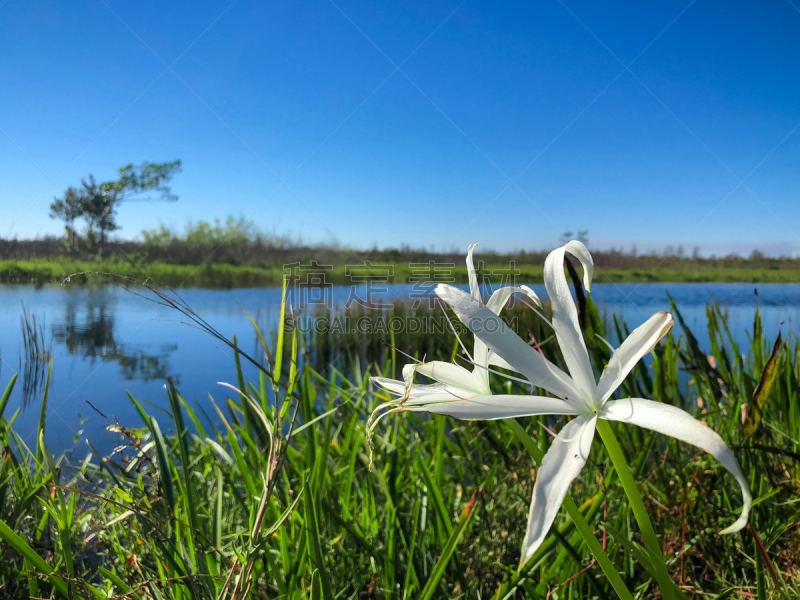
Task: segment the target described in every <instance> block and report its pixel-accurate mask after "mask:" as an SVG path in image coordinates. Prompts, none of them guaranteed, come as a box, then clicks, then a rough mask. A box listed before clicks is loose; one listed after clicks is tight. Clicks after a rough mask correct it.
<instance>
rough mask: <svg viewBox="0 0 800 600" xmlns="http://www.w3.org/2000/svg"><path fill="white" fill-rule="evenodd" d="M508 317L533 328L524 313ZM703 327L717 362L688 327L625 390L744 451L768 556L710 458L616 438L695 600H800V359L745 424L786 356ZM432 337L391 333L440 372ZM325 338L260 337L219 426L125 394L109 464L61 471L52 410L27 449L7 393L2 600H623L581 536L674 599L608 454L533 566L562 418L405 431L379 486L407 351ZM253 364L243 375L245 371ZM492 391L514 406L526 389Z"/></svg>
mask: <svg viewBox="0 0 800 600" xmlns="http://www.w3.org/2000/svg"><path fill="white" fill-rule="evenodd" d="M396 310H400V309H396ZM581 312H582V313H583V315H584V321H585V322H586V323H587V327H589V328H590V330H591V332H593V333H599V334H602V335H604V336H607V337H612V336H611V331H609V330H611V329H612V328H618V329H619V333H621V334H624V333H625V331H624V326H622V325H619V324H617V323H615V322H614V321H613V320H612V321H611V322H610V323H603V322H601V321H600V319H599V318H598V317H597V313H596V311H595V310H593V306H592V304H591V302H587V303H586V304H584V305H582V307H581ZM673 312H674V314H675V315H676V317H677V316H678V315H679V313H678V312H677V309H676V308H674V307H673ZM510 314H511V316H512V317H513V316H519V317H520V318H522V316H521V313H520V312H519V309H517V310H514V311H513V312H512V313H510ZM526 319H528V320H524V321H518V323H517V327H518V328H519V329H522V330H524V329H526V328H527V327H529V326H530V327H531V328H532V329H533V332H534V334H535V335H536V337H537V339H539V340H542V350H543V352H545V354H546V355H547V356H548V357H549V358H551V360H554V361H556V362H557V363H559V364H560V363H561V357H560V355H559V353H558V349H557V347H555V344H554V343H553V341H552V340H547V335H546V333H545V329H544V328H543V326H542V325H541V323H540V322H537V321H536V320H534V319H531V318H529V317H526ZM708 331H709V333H710V335H711V337H712V341H713V344H712V348H713V349H712V353H711V355H712V356H713V359H714V360H713V361H711V360H709V357H708V356H706V355H705V354H704V353H702V352H700V350H699V347H698V345H697V343H696V340H695V339H694V336H692V335H691V334H690V333H687V334H686V335H685V336H683V337H677V336H676V335H675V334H674V333H673V334H670V336H669V337H668V338H667V339H666V340H665V341H664V342H662V343H661V344H659V345H658V346H657V347H656V349H655V351H654V355H653V365H652V368H647V367H645V366H644V365H643V364H642V365H639V366H638V367H637V368H636V369H635V370H634V372H633V373H632V374H631V375H630V376H629V377H628V379H627V380H626V382H625V384H624V394H625V395H632V396H643V397H648V398H653V399H656V400H659V401H661V402H666V403H670V404H674V405H676V406H680V407H682V408H684V409H686V410H689V411H690V412H692V413H693V414H696V415H697V416H698V417H700V418H702V419H703V420H704V421H705V422H706V423H707V424H708V425H709V426H710V427H712V428H713V429H714V430H715V431H717V432H718V433H719V434H720V435H721V436H722V437H723V438H724V439H725V440H726V442H727V443H728V444H729V445H731V446H732V447H733V448H735V452H736V455H737V458H738V460H739V461H740V464H741V465H742V469H743V471H744V473H745V474H746V476H747V477H748V479H749V482H750V487H751V490H752V492H753V497H754V499H755V502H754V507H753V511H752V513H751V523H752V525H753V531H754V532H755V533H756V534H757V535H758V541H757V540H756V538H755V537H754V535H753V533H751V532H750V531H749V530H748V529H745V530H743V531H742V532H740V533H738V534H734V535H730V536H719V535H718V534H717V532H718V531H719V530H720V529H722V528H723V527H725V526H727V525H728V524H730V522H731V521H732V520H733V519H734V518H735V516H736V514H737V511H738V510H739V508H740V502H741V498H740V496H739V491H738V486H737V485H736V483H735V482H734V480H733V478H732V477H730V476H729V475H727V474H726V472H725V470H724V469H723V468H721V467H720V466H719V465H718V464H716V463H715V462H714V461H713V459H711V458H710V457H708V456H707V455H705V454H704V453H703V452H701V451H698V450H696V449H694V448H693V447H691V446H689V445H687V444H683V443H681V442H678V441H676V440H674V439H672V438H665V437H662V436H659V435H656V434H653V433H651V432H648V431H646V430H643V429H640V428H631V427H627V426H625V425H623V424H620V423H609V426H610V428H611V429H612V430H613V432H614V434H615V435H616V437H617V439H618V440H619V442H620V444H621V447H622V451H623V452H624V453H625V455H626V456H627V460H628V463H629V465H630V468H631V471H632V473H633V477H634V479H635V481H636V484H637V487H638V489H639V491H640V493H641V496H642V498H643V501H644V505H645V508H646V510H647V513H648V514H649V516H650V519H651V520H652V523H653V526H654V528H655V533H656V535H657V541H658V545H659V546H660V549H661V552H662V553H663V559H664V562H665V563H666V567H667V569H668V571H669V576H670V578H671V579H672V580H673V582H674V583H675V584H676V585H677V586H678V589H677V591H676V594H677V595H678V597H683V596H684V595H685V596H690V597H697V598H714V597H715V596H717V595H722V596H721V597H722V598H726V597H731V596H725V594H726V592H728V590H735V591H736V592H737V593H739V592H741V593H744V594H745V596H741V595H734V596H732V597H734V598H736V597H739V598H745V597H748V598H749V597H756V598H767V597H775V598H795V597H797V593H798V586H800V562H799V561H800V556H798V544H800V538H798V530H797V523H798V517H799V516H800V515H798V510H799V509H800V490H798V479H799V478H800V448H798V446H800V439H798V438H800V385H799V384H798V374H799V373H800V346H798V345H797V343H796V342H795V341H794V340H792V339H789V340H783V341H781V342H780V344H779V346H778V351H777V354H776V358H775V359H774V361H773V364H775V365H776V370H775V376H774V382H773V385H772V386H771V388H770V389H769V390H768V391H767V392H766V393H760V394H759V396H758V398H759V401H758V406H759V407H760V411H759V416H760V419H759V421H758V422H757V423H756V425H755V428H754V429H752V430H751V429H746V427H745V425H744V424H743V420H742V406H743V405H745V404H752V403H753V397H754V392H755V391H756V389H757V387H758V384H759V381H761V379H762V372H764V370H765V366H766V365H767V363H768V361H769V359H770V355H771V351H772V344H773V342H774V340H769V339H766V338H765V337H764V335H763V333H762V330H761V327H760V321H759V319H758V315H756V321H755V323H754V328H753V331H752V333H751V335H752V341H751V343H750V344H749V345H748V347H739V346H738V345H737V344H736V342H735V340H734V339H733V337H732V336H731V335H729V333H728V332H727V326H726V323H725V320H724V317H723V315H722V313H721V311H719V310H718V309H716V308H715V307H709V310H708ZM420 339H421V337H420V336H416V337H413V336H410V337H405V338H402V337H399V338H398V339H395V340H394V341H395V344H396V345H398V346H399V347H401V348H402V349H404V350H408V351H410V352H411V353H412V354H415V353H416V354H418V355H420V356H421V355H422V354H423V353H427V354H428V358H433V357H439V358H442V359H445V360H450V358H451V356H452V355H453V354H454V353H455V348H456V346H455V340H454V338H453V337H452V336H450V335H447V334H443V335H441V336H438V337H437V338H436V339H435V340H433V341H432V342H430V343H429V345H428V346H426V347H424V348H423V347H421V345H420V347H417V346H415V344H418V343H419V341H420ZM586 339H587V346H588V348H589V351H590V354H591V355H592V359H593V361H594V362H595V365H596V366H597V367H598V368H599V367H600V366H601V365H602V364H604V363H605V361H606V360H607V358H608V350H607V348H606V347H605V345H604V344H602V343H601V342H599V341H598V339H597V337H596V336H594V335H591V334H590V335H587V336H586ZM360 341H361V342H363V344H362V346H357V344H358V343H359V342H360ZM320 342H321V340H320V339H319V338H316V339H315V338H312V339H306V338H304V337H302V336H298V337H297V338H295V337H294V336H289V335H287V336H286V337H285V339H284V338H283V337H280V338H279V339H277V340H274V341H272V342H270V344H269V347H266V342H265V348H264V351H265V353H266V354H267V355H268V356H270V357H273V359H271V361H270V364H269V365H268V367H266V369H265V372H263V374H262V375H261V377H260V379H259V380H256V381H253V382H246V381H244V377H243V374H242V370H241V368H240V367H238V368H237V370H236V371H233V372H232V373H231V377H230V382H231V384H232V385H234V386H235V387H236V388H238V390H233V389H231V390H229V391H228V393H227V395H225V394H223V395H222V396H216V397H215V402H214V404H213V405H211V404H210V403H209V407H208V408H207V409H206V410H203V409H201V408H200V407H192V406H190V405H188V404H187V403H186V402H185V401H184V399H183V398H182V397H181V396H180V391H179V390H175V389H174V388H173V387H172V386H169V387H168V389H167V390H166V392H165V394H166V396H167V398H166V400H167V402H166V403H163V405H166V406H168V408H167V409H166V411H164V410H160V409H153V410H149V411H148V410H146V409H145V406H147V405H146V404H145V403H144V402H143V401H142V400H140V399H137V398H134V397H133V396H130V395H129V396H128V401H130V402H132V403H134V404H135V406H136V408H137V409H138V411H139V414H140V416H141V422H138V423H122V424H117V423H115V422H114V421H113V419H112V418H111V415H110V414H109V417H108V420H109V421H110V423H109V424H110V425H111V426H112V427H113V428H114V431H116V432H117V433H116V435H118V436H119V438H120V442H119V445H120V448H118V449H117V450H116V451H115V453H114V454H113V455H112V456H108V457H101V456H99V455H98V454H97V453H96V452H93V453H92V454H90V455H89V456H88V457H86V458H85V459H83V460H79V461H78V460H75V459H74V458H73V457H71V456H67V455H64V454H61V455H60V456H57V457H56V456H54V455H53V454H52V453H51V451H50V449H48V448H47V447H46V445H45V444H44V436H43V435H42V433H43V431H44V429H45V427H46V421H45V418H44V415H45V411H42V418H41V420H40V422H39V430H40V433H39V435H38V436H37V440H38V441H37V443H36V446H35V447H30V448H29V447H27V446H25V444H24V442H23V440H22V437H21V436H20V435H18V434H17V433H16V432H15V429H14V423H15V419H16V418H18V415H19V412H17V413H14V414H9V413H10V411H9V410H8V407H7V398H8V397H9V395H8V392H7V393H6V395H5V397H4V399H3V400H0V415H2V420H0V445H2V447H3V448H4V452H5V456H4V460H3V461H2V463H0V539H2V540H3V541H2V542H0V589H1V590H2V592H3V594H4V596H5V597H19V598H24V597H29V596H35V597H51V596H53V597H57V596H59V595H60V596H67V595H68V594H71V596H72V597H74V598H110V597H113V598H121V597H124V598H217V597H225V598H231V597H234V596H235V597H236V598H242V597H245V596H246V595H248V594H249V596H250V597H254V598H292V599H294V598H297V599H302V598H344V599H348V598H397V599H404V598H409V599H412V598H413V599H417V598H423V599H426V598H476V597H478V594H480V597H481V598H497V599H498V600H499V599H502V598H513V597H516V598H522V597H525V598H541V599H543V600H544V599H546V598H548V597H549V598H553V600H557V599H562V598H564V599H568V598H569V599H573V598H574V599H577V598H602V599H605V598H615V597H616V595H615V592H614V590H613V589H612V587H611V586H610V584H609V581H608V578H607V577H605V576H604V575H603V571H602V570H601V569H600V567H598V565H597V564H596V563H593V562H590V555H589V553H588V551H587V547H586V545H585V543H584V540H585V539H586V537H585V536H586V535H588V533H587V532H586V531H583V529H582V527H583V525H582V523H584V522H585V523H586V524H588V525H587V526H588V528H590V529H591V530H592V531H593V534H594V536H596V539H597V543H598V544H601V543H602V544H605V548H606V554H607V556H608V557H609V559H610V562H611V563H613V565H612V567H613V568H614V569H615V570H616V572H617V573H618V574H619V576H620V578H621V580H622V581H623V582H624V585H625V586H626V587H627V589H628V590H630V592H631V594H632V595H633V596H634V597H637V598H653V597H659V594H660V592H659V591H658V586H657V584H656V581H655V579H654V572H655V570H654V565H653V564H652V562H651V560H650V558H649V556H648V554H647V552H646V551H645V550H644V547H643V545H642V543H643V542H642V537H641V535H640V533H639V531H638V528H637V526H636V520H635V519H634V516H633V514H632V511H631V508H630V506H629V505H628V502H627V500H626V496H625V493H624V491H623V489H622V487H621V486H620V483H619V479H618V477H617V475H616V473H615V471H614V469H613V467H612V465H611V462H610V461H609V459H608V456H607V454H606V453H605V452H604V451H603V450H602V448H601V447H600V446H601V442H600V441H599V440H597V441H596V442H595V444H596V445H597V446H598V447H596V448H595V449H594V450H593V452H592V454H591V457H592V459H591V461H590V462H589V463H588V464H587V467H586V469H584V471H583V472H582V474H581V476H580V477H579V478H578V479H577V480H576V481H575V483H574V485H573V486H572V488H571V492H570V493H571V496H572V498H574V499H575V501H576V504H577V506H578V509H579V510H580V511H581V513H582V514H583V516H584V518H583V519H581V520H580V521H579V522H575V521H573V520H572V519H570V518H568V517H567V516H566V513H565V512H564V511H562V515H561V517H560V518H559V519H558V520H557V521H556V524H555V526H554V527H553V529H552V530H551V532H550V533H551V534H550V537H549V538H547V539H546V540H545V542H544V544H543V545H542V547H541V548H540V550H539V551H537V553H536V554H535V556H534V557H533V558H532V559H531V561H529V563H528V564H527V565H524V566H523V568H522V569H521V570H520V571H518V569H517V566H518V561H519V553H520V546H521V541H522V537H523V534H524V529H525V522H526V514H527V510H528V505H529V502H530V496H531V490H532V486H533V481H534V473H535V463H534V461H533V460H532V459H531V454H533V455H538V454H540V453H541V452H542V451H543V450H545V449H546V448H547V447H548V446H549V443H550V437H549V434H548V433H547V432H546V431H545V429H544V428H543V427H541V426H540V425H539V423H547V424H549V425H550V426H552V427H555V428H557V429H558V428H560V427H561V425H562V424H563V421H564V419H560V420H559V419H539V418H530V419H521V420H519V422H518V423H517V422H511V423H503V422H466V421H455V420H451V419H448V418H444V417H433V418H424V417H421V416H420V415H419V414H414V413H403V414H399V415H392V416H390V417H388V418H386V419H384V420H383V421H381V424H380V426H379V427H378V428H377V430H376V435H375V437H374V440H373V441H374V451H375V456H374V465H375V466H374V469H373V470H372V471H370V470H369V469H368V464H369V450H368V448H367V440H366V434H365V419H366V418H367V417H368V415H369V414H370V413H371V411H372V410H373V408H374V407H375V406H376V404H377V403H378V402H380V401H381V400H383V399H385V398H382V397H381V396H380V395H377V396H376V394H375V393H374V392H373V390H371V389H370V386H369V384H368V382H367V377H368V376H369V375H377V374H383V375H385V376H393V375H395V376H396V375H399V373H400V369H401V368H402V365H403V363H404V359H403V357H402V355H400V354H399V353H395V352H394V351H393V350H391V349H389V348H388V347H387V346H385V345H375V344H374V343H372V342H369V341H368V340H367V341H365V340H359V339H358V338H355V337H354V338H347V337H341V338H334V339H333V341H332V342H331V343H330V344H331V345H330V346H329V347H328V348H327V350H325V351H324V352H322V351H318V350H319V349H318V348H317V345H318V344H319V343H320ZM279 356H282V358H278V357H279ZM298 357H305V359H306V360H304V361H298ZM236 358H237V365H239V364H240V361H242V360H247V357H240V356H239V355H236ZM276 362H277V363H278V365H280V366H279V367H277V368H276ZM712 363H714V364H715V366H712ZM332 365H333V366H332ZM57 370H58V365H56V366H55V367H54V371H56V372H57ZM273 371H274V372H277V373H280V376H274V377H273V376H271V373H272V372H273ZM495 383H496V386H497V387H496V390H495V391H497V392H500V391H508V390H509V389H511V391H519V389H517V388H516V387H515V385H512V384H511V383H510V382H500V381H497V382H495ZM13 385H14V379H12V380H11V381H10V384H9V388H10V387H11V386H13ZM761 389H762V390H763V389H764V386H762V388H761ZM210 391H212V393H213V392H214V391H213V390H210ZM123 397H124V394H123V392H122V390H120V397H119V399H123ZM151 400H152V399H151ZM99 408H101V409H102V407H99ZM762 548H763V550H762ZM584 569H586V570H585V571H584ZM579 573H580V574H579ZM576 575H577V576H576ZM573 576H575V577H574V578H573Z"/></svg>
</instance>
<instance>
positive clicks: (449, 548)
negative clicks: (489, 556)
mask: <svg viewBox="0 0 800 600" xmlns="http://www.w3.org/2000/svg"><path fill="white" fill-rule="evenodd" d="M481 491H482V490H480V489H477V490H475V492H474V493H473V494H472V498H471V499H470V501H469V503H467V506H466V508H464V510H463V511H461V516H460V517H459V519H458V523H457V524H456V526H455V528H454V529H453V531H452V532H451V533H450V537H448V538H447V543H446V544H445V546H444V549H442V553H441V554H440V555H439V558H438V560H437V561H436V564H435V565H433V569H432V570H431V574H430V576H429V577H428V581H427V582H426V583H425V587H424V588H422V592H420V595H419V600H429V598H431V597H432V596H433V594H434V592H435V591H436V588H437V586H438V585H439V580H440V579H441V578H442V575H443V574H444V570H445V568H446V567H447V563H449V562H450V558H451V557H452V556H453V552H455V550H456V548H457V547H458V542H459V541H460V540H461V537H462V536H463V535H464V532H465V531H466V530H467V526H468V525H469V523H470V521H471V520H472V515H473V513H474V512H475V503H476V500H477V498H478V494H479V493H481Z"/></svg>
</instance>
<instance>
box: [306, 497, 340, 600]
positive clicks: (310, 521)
mask: <svg viewBox="0 0 800 600" xmlns="http://www.w3.org/2000/svg"><path fill="white" fill-rule="evenodd" d="M303 508H304V513H305V514H304V517H305V529H306V544H307V546H308V554H309V555H310V556H311V562H312V564H313V565H314V568H315V569H316V570H317V573H318V575H319V579H320V586H321V589H322V597H323V598H324V599H325V600H332V599H333V594H332V592H331V583H330V579H328V573H327V572H326V571H325V564H324V560H325V553H324V551H323V549H322V542H321V541H320V538H319V523H318V522H317V509H316V506H314V495H313V494H312V493H306V494H303Z"/></svg>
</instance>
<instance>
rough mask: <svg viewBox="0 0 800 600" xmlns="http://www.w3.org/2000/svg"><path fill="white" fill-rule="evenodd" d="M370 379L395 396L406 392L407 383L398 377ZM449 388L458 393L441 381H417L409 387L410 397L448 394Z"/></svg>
mask: <svg viewBox="0 0 800 600" xmlns="http://www.w3.org/2000/svg"><path fill="white" fill-rule="evenodd" d="M369 380H370V381H371V382H372V383H374V384H375V385H377V386H380V387H382V388H383V389H384V390H386V391H387V392H389V393H390V394H394V395H395V396H403V395H405V393H406V384H405V382H403V381H398V380H397V379H388V378H387V377H370V378H369ZM448 389H449V390H451V391H453V392H454V393H458V391H459V390H457V389H454V388H450V387H449V386H446V385H444V384H441V383H434V384H432V385H425V384H420V383H415V384H413V385H412V386H411V387H410V388H409V393H408V397H409V398H420V397H422V396H428V395H430V394H441V393H445V394H446V393H448V391H447V390H448Z"/></svg>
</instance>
